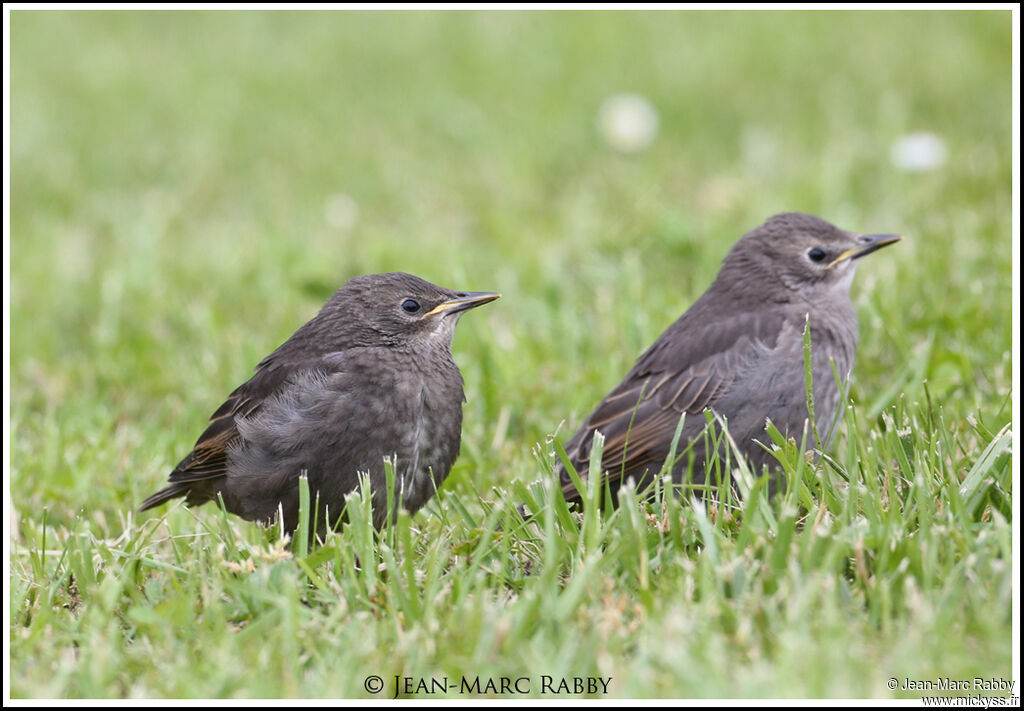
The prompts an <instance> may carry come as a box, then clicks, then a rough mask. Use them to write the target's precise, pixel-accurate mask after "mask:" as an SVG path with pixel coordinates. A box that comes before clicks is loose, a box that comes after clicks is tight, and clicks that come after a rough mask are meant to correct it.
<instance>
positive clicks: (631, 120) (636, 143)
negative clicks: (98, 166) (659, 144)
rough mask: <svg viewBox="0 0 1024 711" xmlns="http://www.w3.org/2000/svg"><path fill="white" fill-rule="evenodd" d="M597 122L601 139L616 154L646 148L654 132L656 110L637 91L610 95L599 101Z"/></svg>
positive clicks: (656, 116)
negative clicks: (600, 102) (616, 152)
mask: <svg viewBox="0 0 1024 711" xmlns="http://www.w3.org/2000/svg"><path fill="white" fill-rule="evenodd" d="M597 125H598V128H599V129H600V131H601V135H602V136H603V137H604V140H605V141H606V142H607V143H608V145H610V146H611V147H612V148H614V149H615V150H617V151H619V152H620V153H636V152H638V151H642V150H643V149H645V148H647V147H648V146H649V145H651V143H652V142H653V141H654V138H655V136H657V135H658V112H657V110H656V109H655V108H654V106H653V105H652V104H651V102H650V101H648V100H647V99H645V98H644V97H642V96H640V95H638V94H613V95H612V96H610V97H608V98H607V99H605V101H604V103H603V104H601V109H600V111H598V114H597Z"/></svg>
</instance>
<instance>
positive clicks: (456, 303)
mask: <svg viewBox="0 0 1024 711" xmlns="http://www.w3.org/2000/svg"><path fill="white" fill-rule="evenodd" d="M500 298H501V294H495V293H493V292H490V291H468V292H465V291H464V292H459V294H458V295H457V296H456V298H454V299H449V300H448V301H442V302H441V303H440V304H438V305H437V306H435V307H434V308H432V309H430V311H428V312H427V313H425V314H423V316H421V317H420V318H428V317H430V316H434V315H436V314H445V313H449V314H450V313H456V312H458V311H467V310H468V309H475V308H476V307H477V306H483V305H484V304H487V303H490V302H491V301H494V300H495V299H500Z"/></svg>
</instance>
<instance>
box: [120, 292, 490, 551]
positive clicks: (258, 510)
mask: <svg viewBox="0 0 1024 711" xmlns="http://www.w3.org/2000/svg"><path fill="white" fill-rule="evenodd" d="M499 297H500V294H497V293H493V292H469V291H453V290H451V289H446V288H443V287H440V286H437V285H435V284H431V283H430V282H428V281H425V280H423V279H421V278H419V277H416V276H413V275H411V274H405V273H401V272H393V273H388V274H369V275H364V276H357V277H354V278H352V279H350V280H348V281H347V282H346V283H345V284H344V285H343V286H342V287H341V288H340V289H338V290H337V291H336V292H335V293H334V294H333V295H332V296H331V297H330V298H329V299H328V301H327V302H326V304H324V306H323V307H322V308H321V309H320V311H319V313H317V315H316V316H314V317H313V318H312V319H311V320H310V321H309V322H307V323H306V324H305V325H303V326H302V327H301V328H299V329H298V330H297V331H296V332H295V333H294V334H293V335H292V336H291V337H290V338H288V340H286V341H285V342H284V343H282V344H281V345H280V346H279V347H278V348H277V349H276V350H274V351H273V352H272V353H271V354H270V355H268V356H267V357H266V358H264V359H263V360H261V361H260V362H259V364H258V365H257V366H256V368H255V374H254V375H253V376H252V377H251V378H250V379H249V380H248V381H246V382H245V383H243V384H242V385H240V386H239V387H238V388H236V389H235V390H234V391H233V392H232V393H231V394H230V396H229V397H228V398H227V400H226V401H225V402H224V403H223V404H222V405H221V406H220V407H219V408H218V409H217V410H216V411H215V412H214V413H213V415H212V416H211V417H210V420H209V423H208V425H207V427H206V429H205V431H204V432H203V433H202V434H201V435H200V436H199V439H198V440H197V441H196V444H195V446H194V448H193V449H192V451H191V452H189V453H188V455H186V456H185V458H184V459H182V460H181V462H180V463H179V464H178V466H177V467H175V469H174V471H172V472H171V474H170V476H169V478H168V480H169V482H170V484H169V485H168V486H167V487H166V488H164V489H161V490H160V491H158V492H156V493H155V494H153V495H152V496H150V497H149V498H147V499H146V500H145V501H143V502H142V504H141V506H140V508H139V511H140V512H141V511H145V510H147V509H151V508H153V507H155V506H159V505H160V504H163V503H165V502H166V501H168V500H170V499H174V498H176V497H182V496H183V497H185V502H186V505H188V506H197V505H200V504H204V503H206V502H207V501H216V500H218V499H220V500H222V501H223V505H224V508H225V509H226V510H227V511H228V512H229V513H232V514H236V515H238V516H241V517H242V518H243V519H246V520H249V521H256V522H259V523H262V524H263V525H267V526H269V525H272V524H275V523H282V524H283V527H284V530H285V531H286V532H288V533H289V534H290V533H292V532H294V531H295V529H296V527H297V525H298V522H299V477H300V476H305V477H307V480H308V485H309V494H310V501H311V502H312V501H316V502H317V507H316V511H315V517H316V521H317V535H318V536H319V537H320V538H321V539H322V538H323V536H324V535H325V533H326V530H327V529H328V528H336V527H337V524H338V523H340V522H342V520H341V519H340V518H339V516H340V514H341V513H342V510H343V509H344V507H345V500H346V497H347V496H348V495H349V494H351V493H353V492H355V491H357V490H358V489H359V486H360V477H361V475H368V477H369V483H370V491H371V492H372V493H371V499H372V503H371V508H372V512H373V525H374V526H375V527H376V528H377V529H380V528H381V527H382V526H383V525H384V523H385V521H386V519H387V501H388V493H389V492H388V489H387V484H386V482H387V473H386V469H385V459H387V460H389V461H390V462H391V463H392V465H393V467H394V479H393V481H394V491H393V492H391V496H392V501H393V502H397V501H401V503H402V505H403V506H404V507H405V508H406V509H407V510H408V511H409V512H411V513H415V512H416V511H417V510H418V509H420V508H421V507H422V506H423V505H424V504H425V503H426V502H427V501H428V500H429V499H430V497H431V496H433V494H434V492H435V490H436V487H439V486H440V485H441V484H442V482H444V480H445V478H446V477H447V476H448V473H449V471H450V470H451V467H452V464H453V463H454V462H455V459H456V457H457V456H458V454H459V448H460V444H461V434H462V404H463V401H464V400H465V395H464V393H463V379H462V374H461V372H460V371H459V368H458V366H457V365H456V364H455V360H454V358H453V357H452V352H451V345H452V338H453V336H454V332H455V325H456V323H457V322H458V320H459V318H460V317H461V316H462V315H463V314H464V313H465V312H466V311H468V310H469V309H473V308H476V307H478V306H481V305H483V304H486V303H489V302H491V301H494V300H495V299H497V298H499ZM393 509H394V510H393V512H392V513H393V515H395V514H397V507H393ZM310 518H311V520H313V515H311V517H310Z"/></svg>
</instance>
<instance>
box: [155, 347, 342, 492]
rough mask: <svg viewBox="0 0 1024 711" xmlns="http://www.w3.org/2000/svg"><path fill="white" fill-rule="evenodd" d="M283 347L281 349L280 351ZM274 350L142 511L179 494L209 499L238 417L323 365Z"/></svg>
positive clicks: (235, 436)
mask: <svg viewBox="0 0 1024 711" xmlns="http://www.w3.org/2000/svg"><path fill="white" fill-rule="evenodd" d="M280 350H281V349H279V351H280ZM278 356H279V353H278V351H275V352H274V353H273V354H271V355H270V356H268V357H267V358H264V359H263V360H262V361H261V362H260V364H259V365H258V366H257V370H256V373H255V374H254V375H253V376H252V377H251V378H250V379H249V380H247V381H246V382H244V383H242V384H241V385H240V386H238V387H237V388H235V390H234V392H232V393H231V395H229V396H228V399H227V400H225V401H224V404H222V405H221V406H220V407H219V408H217V411H216V412H214V413H213V415H211V416H210V422H209V424H208V425H207V427H206V429H205V430H204V431H203V433H202V434H201V435H200V436H199V439H198V440H197V441H196V443H195V446H194V447H193V448H192V451H191V452H189V453H188V455H186V456H185V458H184V459H182V460H181V462H179V463H178V466H177V467H175V468H174V471H172V472H171V474H170V476H168V481H169V482H170V486H167V487H165V488H164V489H161V490H160V491H158V492H157V493H155V494H153V495H152V496H150V497H149V498H148V499H146V500H145V501H143V502H142V505H141V506H140V507H139V510H140V511H145V510H146V509H150V508H153V507H154V506H158V505H160V504H162V503H164V502H165V501H167V500H169V499H173V498H175V497H176V496H187V497H188V503H189V504H201V503H203V502H205V501H207V500H209V499H210V498H211V497H212V496H213V495H214V494H213V491H214V489H215V487H214V486H212V483H213V482H214V481H215V480H217V479H219V478H220V477H222V476H224V475H225V474H226V473H227V463H228V451H229V450H230V448H231V446H232V445H233V444H234V443H235V442H236V441H237V440H238V439H239V437H240V435H239V433H238V427H237V424H236V420H237V419H238V418H242V417H248V416H249V415H252V414H253V413H255V412H257V411H258V410H259V409H260V407H261V406H262V405H263V403H264V402H265V401H266V399H267V398H269V397H271V396H273V395H274V394H276V393H278V392H279V391H280V390H281V388H282V387H283V386H284V385H285V383H286V382H287V381H288V379H289V378H290V377H292V376H293V375H295V374H296V373H299V372H302V371H304V370H310V369H315V368H318V367H320V366H321V365H322V362H321V360H320V359H319V358H310V359H304V360H298V361H296V360H290V359H289V358H287V356H286V354H280V357H278Z"/></svg>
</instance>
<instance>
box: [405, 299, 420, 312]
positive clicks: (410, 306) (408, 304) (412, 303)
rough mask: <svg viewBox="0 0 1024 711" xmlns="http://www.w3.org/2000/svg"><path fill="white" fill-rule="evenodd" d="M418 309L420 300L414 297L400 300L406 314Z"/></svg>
mask: <svg viewBox="0 0 1024 711" xmlns="http://www.w3.org/2000/svg"><path fill="white" fill-rule="evenodd" d="M419 310H420V302H418V301H417V300H416V299H406V300H405V301H403V302H402V311H405V313H407V314H414V313H416V312H417V311H419Z"/></svg>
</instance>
